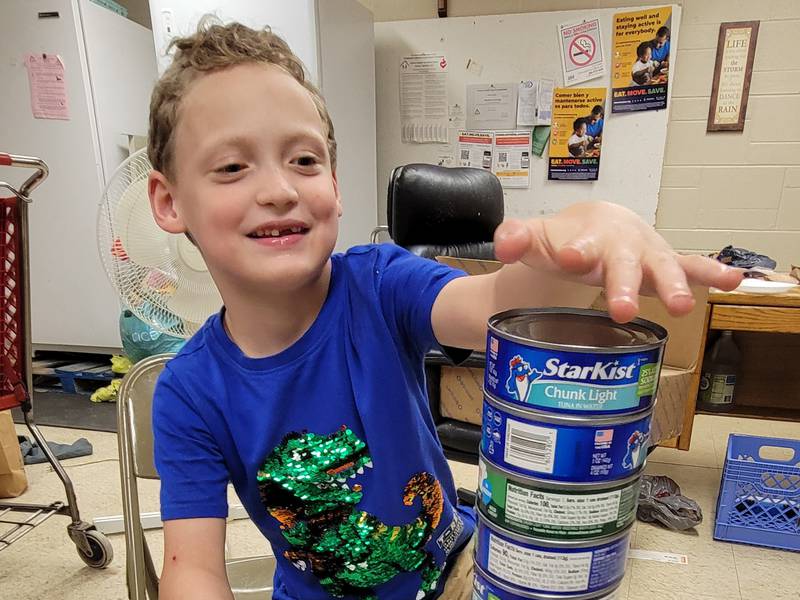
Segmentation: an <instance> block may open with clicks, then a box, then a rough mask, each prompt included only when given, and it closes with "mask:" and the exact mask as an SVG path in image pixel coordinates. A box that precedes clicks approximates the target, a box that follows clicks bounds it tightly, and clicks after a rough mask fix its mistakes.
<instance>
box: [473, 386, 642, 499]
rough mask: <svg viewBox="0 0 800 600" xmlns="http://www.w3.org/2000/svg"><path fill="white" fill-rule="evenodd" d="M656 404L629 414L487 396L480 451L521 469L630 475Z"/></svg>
mask: <svg viewBox="0 0 800 600" xmlns="http://www.w3.org/2000/svg"><path fill="white" fill-rule="evenodd" d="M652 413H653V409H652V408H651V409H649V410H647V411H646V412H639V413H635V414H630V415H611V416H604V417H599V416H593V417H584V416H576V415H556V414H552V413H545V412H541V411H535V410H530V409H523V408H520V407H519V406H518V405H515V404H511V403H509V402H503V401H501V400H498V399H497V398H494V397H492V396H491V395H489V394H484V399H483V427H482V433H481V451H482V453H483V456H484V457H485V459H486V460H488V461H489V462H490V463H492V464H494V465H496V466H498V467H500V468H501V469H503V470H505V471H510V472H512V473H516V474H517V475H522V476H527V477H536V478H539V479H546V480H550V481H564V482H572V483H593V482H597V481H612V480H615V479H627V478H628V477H630V476H631V475H633V474H634V473H636V472H638V471H639V470H640V469H641V468H642V466H643V465H644V463H645V459H646V457H647V450H648V447H649V440H650V418H651V415H652Z"/></svg>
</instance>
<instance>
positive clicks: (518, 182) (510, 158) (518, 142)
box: [492, 129, 531, 188]
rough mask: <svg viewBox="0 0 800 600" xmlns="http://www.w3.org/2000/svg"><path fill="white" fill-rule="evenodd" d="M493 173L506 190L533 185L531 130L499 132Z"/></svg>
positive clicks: (495, 147)
mask: <svg viewBox="0 0 800 600" xmlns="http://www.w3.org/2000/svg"><path fill="white" fill-rule="evenodd" d="M493 161H494V162H493V164H492V171H493V172H494V174H495V175H497V178H498V179H499V180H500V184H501V185H502V186H503V187H504V188H526V187H530V184H531V130H530V129H521V130H516V131H497V132H495V134H494V152H493Z"/></svg>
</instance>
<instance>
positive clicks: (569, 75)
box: [558, 19, 606, 86]
mask: <svg viewBox="0 0 800 600" xmlns="http://www.w3.org/2000/svg"><path fill="white" fill-rule="evenodd" d="M558 42H559V47H560V49H561V69H562V70H563V72H564V85H565V86H569V85H577V84H579V83H583V82H584V81H589V80H590V79H596V78H597V77H602V76H603V75H604V74H605V72H606V64H605V61H604V60H603V45H602V42H601V41H600V20H599V19H590V20H587V21H580V22H578V23H562V24H561V25H559V26H558Z"/></svg>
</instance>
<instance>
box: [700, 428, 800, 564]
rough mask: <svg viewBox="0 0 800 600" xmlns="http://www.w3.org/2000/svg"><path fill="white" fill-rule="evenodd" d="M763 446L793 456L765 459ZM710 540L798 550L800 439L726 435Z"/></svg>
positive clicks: (799, 546)
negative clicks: (780, 449) (726, 448)
mask: <svg viewBox="0 0 800 600" xmlns="http://www.w3.org/2000/svg"><path fill="white" fill-rule="evenodd" d="M767 447H774V448H782V449H787V450H790V451H792V452H793V455H792V456H791V457H790V458H788V459H786V460H776V459H771V458H764V457H763V456H762V455H761V449H762V448H767ZM714 539H717V540H723V541H727V542H742V543H744V544H755V545H757V546H769V547H771V548H781V549H783V550H794V551H800V440H786V439H780V438H769V437H761V436H753V435H737V434H731V435H730V437H729V438H728V453H727V456H726V457H725V468H724V470H723V471H722V483H721V484H720V489H719V498H718V500H717V521H716V526H715V528H714Z"/></svg>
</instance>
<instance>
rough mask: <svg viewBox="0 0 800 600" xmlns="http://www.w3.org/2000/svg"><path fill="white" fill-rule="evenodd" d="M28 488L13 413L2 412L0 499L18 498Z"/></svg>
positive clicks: (0, 418) (0, 429)
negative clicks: (12, 417)
mask: <svg viewBox="0 0 800 600" xmlns="http://www.w3.org/2000/svg"><path fill="white" fill-rule="evenodd" d="M27 487H28V478H27V477H26V476H25V467H24V465H23V463H22V453H21V452H20V450H19V441H18V440H17V431H16V429H15V428H14V421H13V420H12V419H11V411H10V410H4V411H2V412H0V498H16V497H17V496H19V495H20V494H21V493H22V492H24V491H25V489H26V488H27Z"/></svg>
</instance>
